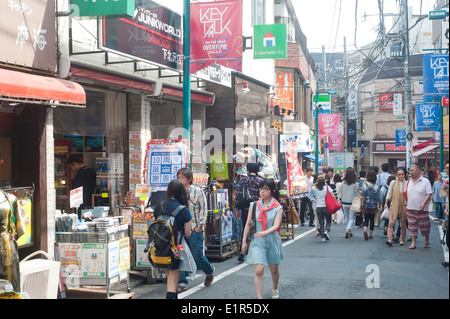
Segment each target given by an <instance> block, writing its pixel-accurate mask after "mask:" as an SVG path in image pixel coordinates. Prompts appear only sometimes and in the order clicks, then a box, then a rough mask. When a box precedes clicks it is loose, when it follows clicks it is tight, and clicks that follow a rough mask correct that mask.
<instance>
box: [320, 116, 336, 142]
mask: <svg viewBox="0 0 450 319" xmlns="http://www.w3.org/2000/svg"><path fill="white" fill-rule="evenodd" d="M340 119H341V114H339V113H331V114H327V113H320V114H319V138H325V137H327V136H329V135H331V134H339V121H340Z"/></svg>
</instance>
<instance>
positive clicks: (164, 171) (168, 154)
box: [144, 140, 188, 192]
mask: <svg viewBox="0 0 450 319" xmlns="http://www.w3.org/2000/svg"><path fill="white" fill-rule="evenodd" d="M187 153H188V146H187V144H186V143H185V142H184V140H183V142H170V143H168V142H167V141H164V140H152V141H150V142H149V143H148V144H147V156H146V167H147V169H146V171H145V172H144V175H145V177H146V184H148V185H151V187H152V191H153V192H157V191H165V190H167V186H168V185H169V183H170V181H171V180H173V179H176V178H177V172H178V170H179V169H180V168H182V167H186V163H187V159H188V154H187Z"/></svg>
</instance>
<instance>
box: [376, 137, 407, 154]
mask: <svg viewBox="0 0 450 319" xmlns="http://www.w3.org/2000/svg"><path fill="white" fill-rule="evenodd" d="M404 152H406V146H405V145H399V146H396V142H395V140H393V139H392V140H386V141H373V154H380V153H404Z"/></svg>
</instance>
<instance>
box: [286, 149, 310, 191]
mask: <svg viewBox="0 0 450 319" xmlns="http://www.w3.org/2000/svg"><path fill="white" fill-rule="evenodd" d="M286 161H287V178H288V185H289V195H291V196H292V198H293V199H299V198H301V197H305V196H306V194H308V192H309V186H308V183H307V182H306V180H305V174H304V173H303V170H302V167H301V165H300V162H299V161H298V153H297V145H296V142H288V143H287V152H286Z"/></svg>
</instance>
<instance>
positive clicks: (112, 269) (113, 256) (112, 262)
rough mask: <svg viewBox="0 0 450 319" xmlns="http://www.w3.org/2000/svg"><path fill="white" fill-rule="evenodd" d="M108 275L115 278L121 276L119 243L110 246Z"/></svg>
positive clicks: (115, 242)
mask: <svg viewBox="0 0 450 319" xmlns="http://www.w3.org/2000/svg"><path fill="white" fill-rule="evenodd" d="M108 271H109V272H108V275H109V278H113V277H116V276H118V275H119V242H118V241H113V242H112V243H109V244H108Z"/></svg>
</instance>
